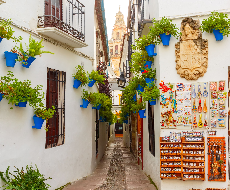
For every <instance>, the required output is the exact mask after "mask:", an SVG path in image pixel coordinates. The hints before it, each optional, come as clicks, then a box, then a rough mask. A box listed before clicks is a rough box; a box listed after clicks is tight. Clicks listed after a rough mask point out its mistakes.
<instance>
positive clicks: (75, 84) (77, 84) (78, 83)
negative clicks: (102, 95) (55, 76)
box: [73, 79, 81, 88]
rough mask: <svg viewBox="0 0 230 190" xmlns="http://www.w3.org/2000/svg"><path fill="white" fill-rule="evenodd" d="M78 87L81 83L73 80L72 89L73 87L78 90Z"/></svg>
mask: <svg viewBox="0 0 230 190" xmlns="http://www.w3.org/2000/svg"><path fill="white" fill-rule="evenodd" d="M80 85H81V81H80V80H78V79H75V80H74V83H73V87H74V88H78V87H79V86H80Z"/></svg>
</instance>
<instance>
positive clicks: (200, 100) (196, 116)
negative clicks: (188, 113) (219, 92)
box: [191, 82, 210, 130]
mask: <svg viewBox="0 0 230 190" xmlns="http://www.w3.org/2000/svg"><path fill="white" fill-rule="evenodd" d="M209 95H210V93H209V88H208V82H198V83H192V93H191V96H192V115H193V118H192V129H195V130H198V129H201V130H203V129H208V128H209V127H208V126H209V125H210V124H209Z"/></svg>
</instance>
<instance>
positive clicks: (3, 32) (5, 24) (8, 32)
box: [0, 19, 22, 42]
mask: <svg viewBox="0 0 230 190" xmlns="http://www.w3.org/2000/svg"><path fill="white" fill-rule="evenodd" d="M11 23H12V21H11V20H10V19H8V20H1V21H0V42H1V41H2V39H3V38H6V39H7V40H10V39H12V40H13V41H15V42H20V41H21V40H22V37H21V36H19V37H18V38H16V37H14V36H13V34H14V32H15V31H14V30H13V28H12V27H11V26H10V25H11Z"/></svg>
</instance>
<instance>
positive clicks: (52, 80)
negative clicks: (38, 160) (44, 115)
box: [46, 71, 59, 146]
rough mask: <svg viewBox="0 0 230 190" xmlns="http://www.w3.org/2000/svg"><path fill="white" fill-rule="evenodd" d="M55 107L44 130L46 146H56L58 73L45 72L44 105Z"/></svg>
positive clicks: (57, 132) (57, 133)
mask: <svg viewBox="0 0 230 190" xmlns="http://www.w3.org/2000/svg"><path fill="white" fill-rule="evenodd" d="M52 106H54V107H55V108H56V112H55V113H54V116H53V117H52V118H50V119H48V122H47V123H46V127H48V131H47V132H46V146H47V145H51V146H56V145H57V144H58V138H59V122H58V118H59V114H58V109H57V108H58V73H57V71H48V72H47V93H46V107H47V108H52Z"/></svg>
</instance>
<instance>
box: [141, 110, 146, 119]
mask: <svg viewBox="0 0 230 190" xmlns="http://www.w3.org/2000/svg"><path fill="white" fill-rule="evenodd" d="M139 116H140V118H146V116H145V110H139Z"/></svg>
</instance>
